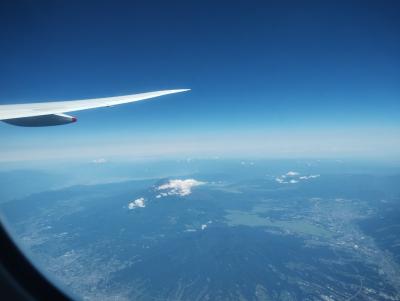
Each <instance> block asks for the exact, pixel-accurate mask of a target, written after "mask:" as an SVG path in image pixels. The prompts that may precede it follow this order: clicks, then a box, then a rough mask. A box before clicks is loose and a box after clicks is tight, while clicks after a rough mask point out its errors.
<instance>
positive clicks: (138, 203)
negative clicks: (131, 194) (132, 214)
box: [128, 198, 146, 210]
mask: <svg viewBox="0 0 400 301" xmlns="http://www.w3.org/2000/svg"><path fill="white" fill-rule="evenodd" d="M144 207H146V205H145V203H144V198H138V199H136V200H134V201H132V202H130V203H129V204H128V209H129V210H132V209H135V208H144Z"/></svg>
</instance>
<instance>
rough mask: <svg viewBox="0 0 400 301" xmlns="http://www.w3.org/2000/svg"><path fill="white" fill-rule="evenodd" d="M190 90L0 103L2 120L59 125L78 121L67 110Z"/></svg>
mask: <svg viewBox="0 0 400 301" xmlns="http://www.w3.org/2000/svg"><path fill="white" fill-rule="evenodd" d="M188 90H190V89H177V90H163V91H157V92H148V93H140V94H133V95H125V96H116V97H106V98H95V99H83V100H70V101H57V102H42V103H27V104H14V105H0V120H2V121H4V122H7V123H10V124H14V125H21V126H49V125H59V124H65V123H70V122H75V121H76V118H75V117H72V116H69V115H65V114H63V113H66V112H74V111H82V110H88V109H94V108H101V107H109V106H115V105H120V104H125V103H130V102H135V101H139V100H144V99H149V98H154V97H158V96H162V95H167V94H173V93H179V92H185V91H188Z"/></svg>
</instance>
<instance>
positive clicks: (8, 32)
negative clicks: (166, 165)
mask: <svg viewBox="0 0 400 301" xmlns="http://www.w3.org/2000/svg"><path fill="white" fill-rule="evenodd" d="M9 2H10V3H9V4H4V3H2V4H0V5H1V7H0V28H1V29H0V41H1V42H0V43H1V47H0V66H1V68H0V103H4V104H5V103H20V102H21V103H22V102H37V101H51V100H68V99H80V98H94V97H106V96H114V95H123V94H129V93H139V92H146V91H154V90H162V89H175V88H191V89H192V91H191V92H190V93H185V94H181V95H172V96H166V97H163V98H159V99H155V100H152V101H149V102H143V103H137V104H132V105H126V106H122V107H116V108H110V109H99V110H95V111H87V112H77V113H75V114H74V115H75V116H77V117H78V119H79V122H78V123H76V124H73V125H69V126H62V127H61V126H60V127H54V128H43V129H21V128H17V127H11V126H9V125H5V124H0V135H1V136H2V138H4V139H2V140H3V141H6V142H5V143H3V142H2V144H1V146H0V155H2V156H3V157H7V156H9V157H10V153H13V154H15V153H14V150H15V149H16V148H17V149H19V150H20V149H21V148H24V150H25V151H27V152H29V151H31V150H35V151H34V152H32V153H31V154H30V155H29V154H27V153H25V157H27V158H30V157H29V156H32V158H33V157H35V156H38V157H40V152H41V151H43V156H47V155H49V153H48V149H49V147H50V148H51V147H54V149H53V150H52V152H53V153H54V152H55V151H56V150H58V149H59V148H60V147H61V148H68V147H71V145H74V147H75V148H74V151H72V152H78V153H79V152H80V153H82V152H83V153H86V154H87V155H88V156H89V157H90V156H92V155H93V156H106V155H112V154H126V153H130V152H131V151H133V150H136V149H140V147H143V145H144V144H145V145H147V147H148V148H151V147H152V148H161V149H162V148H164V147H165V148H168V150H169V152H170V153H174V152H175V151H180V152H185V151H187V152H188V153H190V152H191V151H193V149H195V150H199V149H202V148H203V149H204V153H209V154H211V153H213V152H214V151H215V152H217V153H223V152H224V147H227V148H228V150H232V148H233V149H236V150H237V152H238V153H241V152H242V153H249V154H250V153H254V154H259V155H260V154H263V153H264V154H267V155H268V154H271V155H273V154H278V153H279V154H281V153H282V152H283V153H285V152H286V153H287V154H288V156H290V155H291V154H295V155H297V156H301V155H302V154H303V155H305V154H309V153H310V152H311V150H314V151H315V153H314V155H324V154H327V153H329V154H333V155H335V154H336V153H337V154H338V155H341V154H347V155H349V154H351V155H355V156H357V155H358V154H363V155H365V154H369V155H373V154H374V153H375V152H378V153H379V154H378V155H379V156H385V155H386V154H390V155H391V156H392V157H393V156H398V155H399V154H400V142H399V138H400V55H399V54H400V18H399V15H400V3H399V2H398V1H330V2H329V3H328V1H226V2H224V1H140V2H137V3H133V1H130V2H128V1H126V2H119V1H93V2H91V1H64V2H63V1H40V3H38V2H35V1H9ZM81 2H82V3H81ZM357 139H359V140H357ZM200 140H201V141H203V144H202V143H201V142H199V141H200ZM49 141H51V143H50V144H51V145H50V146H49V145H48V142H49ZM216 141H217V142H219V144H218V143H216ZM139 144H140V145H139ZM256 144H259V145H256ZM271 144H273V146H271ZM124 145H125V146H126V148H127V149H126V150H122V148H123V146H124ZM243 145H245V147H242V148H241V146H243ZM260 145H261V146H260ZM115 146H118V148H119V149H118V150H116V149H115ZM174 146H175V148H174ZM104 147H108V150H107V151H105V152H104V153H101V152H97V153H96V152H93V148H95V149H99V148H102V149H104ZM271 147H272V148H271ZM79 149H80V150H81V151H79ZM128 149H129V150H128ZM46 151H47V152H46ZM69 152H70V150H69ZM147 152H149V149H142V150H141V152H139V153H141V154H144V153H147ZM132 154H134V152H133V153H132ZM21 156H22V155H21ZM10 158H11V159H12V158H14V159H18V154H17V155H15V157H12V156H11V157H10Z"/></svg>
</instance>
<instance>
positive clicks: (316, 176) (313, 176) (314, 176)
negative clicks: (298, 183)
mask: <svg viewBox="0 0 400 301" xmlns="http://www.w3.org/2000/svg"><path fill="white" fill-rule="evenodd" d="M319 176H320V175H309V176H301V177H299V179H300V180H308V179H315V178H318V177H319Z"/></svg>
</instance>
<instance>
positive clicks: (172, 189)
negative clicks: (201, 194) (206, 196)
mask: <svg viewBox="0 0 400 301" xmlns="http://www.w3.org/2000/svg"><path fill="white" fill-rule="evenodd" d="M203 184H205V183H204V182H200V181H197V180H195V179H187V180H170V181H169V182H168V183H166V184H163V185H160V186H158V187H157V188H156V190H159V191H160V190H162V191H163V192H160V193H159V194H158V195H157V196H156V198H161V197H164V196H168V195H180V196H185V195H189V194H191V193H192V188H193V187H195V186H200V185H203ZM164 191H165V192H164Z"/></svg>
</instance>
